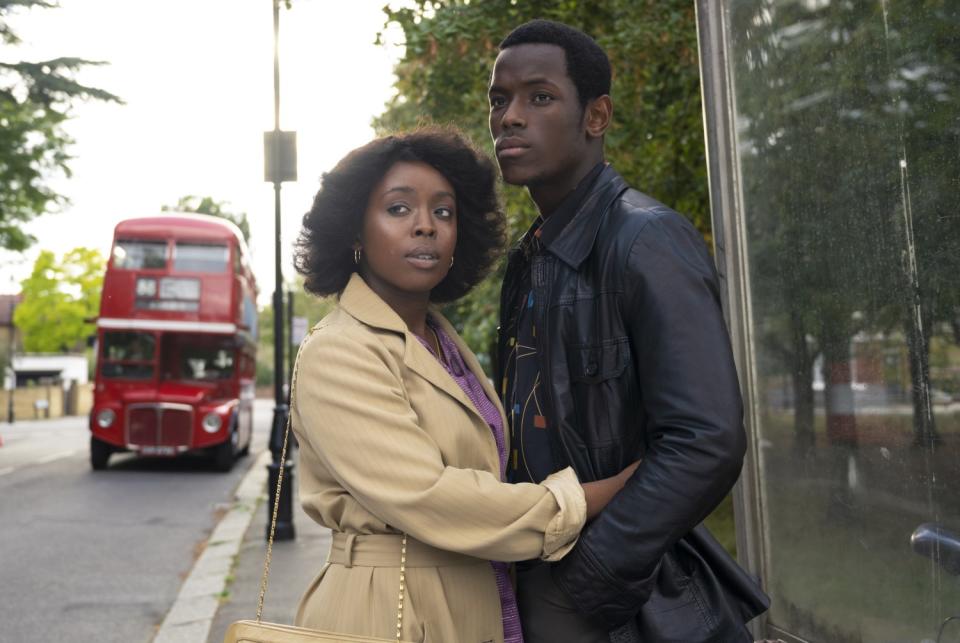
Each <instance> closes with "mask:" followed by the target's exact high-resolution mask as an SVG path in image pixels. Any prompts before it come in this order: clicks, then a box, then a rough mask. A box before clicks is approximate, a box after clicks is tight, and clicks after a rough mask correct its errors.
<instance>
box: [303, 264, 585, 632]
mask: <svg viewBox="0 0 960 643" xmlns="http://www.w3.org/2000/svg"><path fill="white" fill-rule="evenodd" d="M432 314H433V316H434V318H435V319H437V320H438V322H439V323H440V324H441V325H442V327H443V328H444V330H445V331H446V332H447V333H448V334H449V335H450V336H451V337H452V338H453V339H454V341H455V342H456V344H457V346H458V347H459V349H460V352H461V353H462V355H463V357H464V361H465V362H466V363H467V365H468V367H469V368H470V369H471V370H472V371H473V372H474V373H475V374H476V375H477V377H478V379H479V380H480V381H481V383H482V384H483V386H484V388H485V390H486V392H487V395H488V396H489V397H490V399H492V400H494V402H495V403H496V404H497V405H498V408H500V407H499V402H498V401H497V396H496V393H495V391H494V390H493V389H492V387H490V385H489V383H488V381H487V378H486V376H485V375H484V374H483V372H482V370H481V369H480V365H479V364H478V363H477V360H476V357H475V356H474V355H473V353H471V352H470V350H469V349H468V348H467V347H466V345H465V344H464V343H463V341H462V340H461V339H460V337H459V336H458V335H457V334H456V332H455V331H454V330H453V328H452V327H451V326H450V324H449V322H447V321H446V320H445V319H443V318H442V316H440V315H439V313H437V312H436V311H433V313H432ZM296 372H297V374H296V375H295V376H294V396H293V402H292V407H293V408H292V410H291V413H292V416H291V417H292V425H293V429H294V431H295V433H296V435H297V438H298V440H299V441H300V497H301V502H302V504H303V508H304V509H305V510H306V512H307V513H308V514H309V515H310V516H311V517H312V518H313V519H314V520H316V521H317V522H319V523H320V524H322V525H325V526H327V527H329V528H330V529H332V530H333V531H334V534H335V542H334V547H333V548H332V550H331V552H330V557H329V559H328V562H327V563H326V564H324V565H323V568H322V570H321V571H320V574H319V576H318V577H317V578H316V579H315V580H314V582H313V583H312V584H311V585H310V587H308V589H307V591H306V593H305V595H304V597H303V599H302V600H301V603H300V607H299V611H298V614H297V624H298V625H302V626H306V627H313V628H317V629H324V630H331V631H336V632H341V633H353V634H362V635H366V636H380V637H384V638H392V637H394V636H395V633H396V631H395V628H396V618H397V594H398V589H399V562H400V561H399V559H400V544H399V538H398V537H397V536H396V534H398V533H400V532H406V533H407V534H408V539H410V552H409V554H408V560H407V571H406V575H405V576H406V586H407V587H406V600H405V602H404V606H403V638H404V639H405V640H409V641H443V642H446V643H453V642H461V641H462V642H464V643H481V642H484V641H495V642H498V643H499V642H502V641H503V629H502V624H501V621H500V618H501V617H500V602H499V596H498V593H497V589H496V584H495V580H494V575H493V571H492V568H491V567H490V564H489V562H488V561H489V560H502V561H514V560H524V559H529V558H536V557H542V558H544V559H547V560H556V559H559V558H560V557H562V556H563V555H564V554H566V553H567V552H568V551H569V550H570V549H571V548H572V547H573V544H574V543H575V541H576V538H577V536H578V535H579V532H580V529H581V528H582V527H583V524H584V521H585V517H586V516H585V514H586V504H585V501H584V497H583V491H582V489H581V487H580V485H579V483H578V482H577V479H576V476H575V474H574V473H573V471H572V470H571V469H565V470H563V471H561V472H559V473H557V474H554V475H553V476H551V478H549V479H548V480H546V481H544V483H543V484H540V485H534V484H515V485H514V484H504V483H501V482H500V467H499V460H498V454H497V448H496V443H495V440H494V437H493V434H492V432H491V430H490V427H489V425H487V424H486V422H484V420H483V418H482V417H481V416H480V414H479V412H477V410H476V409H475V408H474V406H473V404H472V403H471V402H470V400H469V398H468V397H467V396H466V395H465V394H464V393H463V391H462V390H461V389H460V387H459V386H458V385H457V383H456V382H455V381H454V380H453V378H451V377H450V375H449V374H448V373H447V372H446V371H445V370H444V368H443V366H442V365H441V364H439V363H438V362H437V360H436V359H435V358H434V357H433V355H431V354H430V352H429V351H427V350H426V349H425V348H424V347H423V345H421V344H420V342H419V341H418V340H417V339H416V337H415V336H414V335H413V334H412V333H411V332H410V331H409V330H408V329H407V327H406V325H405V324H404V322H403V320H401V319H400V317H399V316H398V315H397V314H396V313H395V312H394V311H393V310H392V309H391V308H390V307H389V306H387V304H386V303H385V302H384V301H383V300H382V299H380V298H379V297H378V296H377V295H376V294H375V293H374V292H373V291H372V290H370V288H369V287H368V286H367V285H366V283H365V282H364V281H363V279H361V278H360V277H359V276H357V275H354V276H353V277H352V278H351V280H350V282H349V284H348V285H347V288H346V289H345V290H344V292H343V295H342V296H341V298H340V303H339V306H338V307H337V309H336V310H334V311H333V312H332V313H331V314H330V315H328V316H327V317H326V318H324V319H323V321H321V322H320V323H319V324H317V326H316V327H314V329H313V330H312V331H311V333H310V335H309V336H308V337H307V339H305V340H304V342H303V345H302V346H301V349H300V353H299V356H298V358H297V367H296ZM500 412H501V416H502V415H503V410H502V408H500ZM368 534H394V536H393V537H392V538H390V537H384V536H373V537H370V536H365V535H368ZM345 547H346V549H350V550H352V551H351V552H345V550H344V548H345ZM438 550H440V551H438ZM318 566H319V557H318Z"/></svg>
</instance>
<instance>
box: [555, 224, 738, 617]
mask: <svg viewBox="0 0 960 643" xmlns="http://www.w3.org/2000/svg"><path fill="white" fill-rule="evenodd" d="M625 269H626V271H627V273H626V274H627V293H626V299H625V310H626V312H625V314H626V315H627V316H628V319H627V323H628V328H629V333H630V343H631V346H632V349H633V351H634V354H633V360H634V368H635V369H636V372H637V376H638V378H639V385H640V391H641V397H642V404H643V406H644V410H645V412H646V422H647V425H646V427H637V430H638V431H641V430H645V431H646V433H647V435H648V450H647V452H646V454H645V456H644V459H643V462H642V463H641V464H640V466H639V468H638V469H637V471H636V472H635V473H634V474H633V476H632V477H631V478H630V480H629V481H628V482H627V484H626V485H625V486H624V488H623V490H622V491H620V493H619V494H617V496H616V497H615V498H614V499H613V500H612V501H611V502H610V504H609V505H607V508H606V509H605V510H604V511H603V512H602V513H601V514H600V516H599V517H598V518H597V519H596V520H595V521H594V522H593V523H592V524H591V525H589V527H587V528H586V529H585V530H584V532H583V534H582V535H581V537H580V540H579V542H578V543H577V545H576V547H575V548H574V549H573V550H572V551H571V552H570V553H569V554H567V556H566V557H565V558H564V559H563V560H561V561H560V562H558V563H556V564H555V565H553V573H554V578H555V580H556V581H557V583H558V584H559V585H560V586H561V587H562V588H563V589H564V591H565V592H567V594H568V595H569V596H570V597H571V598H572V600H573V601H574V603H575V604H576V605H577V607H578V608H579V609H580V610H581V611H583V612H584V613H586V614H588V615H591V616H593V617H596V618H598V619H600V620H602V621H603V622H605V623H606V624H607V625H608V626H609V627H610V628H611V629H612V628H615V627H618V626H620V625H622V624H623V623H624V622H626V621H627V620H629V619H630V618H631V617H632V616H633V615H634V614H635V613H636V612H637V610H639V609H640V607H641V606H642V605H643V603H645V602H646V601H647V599H648V598H649V596H650V592H651V590H652V587H653V583H654V581H655V579H656V574H657V571H658V568H659V562H660V559H661V557H662V556H663V554H664V552H665V551H666V550H667V549H668V548H669V547H670V546H671V545H673V544H674V543H675V542H676V541H677V540H678V539H679V538H680V537H682V536H683V535H685V534H686V533H687V532H689V531H690V530H691V529H692V528H693V527H694V526H696V525H697V524H699V523H700V522H701V521H702V520H703V519H704V518H705V517H706V516H707V515H708V514H709V513H710V512H711V511H712V510H713V509H714V508H715V507H716V506H717V504H718V503H719V502H720V501H721V500H722V499H723V497H724V496H725V495H726V494H727V492H728V491H729V490H730V489H731V487H732V486H733V484H734V483H735V482H736V480H737V477H738V476H739V474H740V469H741V466H742V464H743V455H744V452H745V450H746V436H745V435H744V431H743V407H742V403H741V400H740V391H739V386H738V383H737V374H736V370H735V367H734V363H733V355H732V351H731V349H730V340H729V337H728V335H727V328H726V324H725V323H724V320H723V314H722V312H721V308H720V298H719V284H718V279H717V275H716V270H715V269H714V266H713V261H712V259H711V258H710V256H709V254H708V253H707V251H706V247H705V246H704V244H703V240H702V238H701V237H700V235H699V233H697V231H696V229H695V228H693V226H692V225H690V224H689V222H687V221H686V219H684V218H683V217H681V216H680V215H678V214H676V213H675V212H673V211H671V210H669V209H666V208H663V210H662V211H661V212H658V214H657V216H656V217H655V218H654V219H653V220H651V221H650V222H649V223H648V224H647V225H646V226H645V227H644V228H643V230H641V232H640V233H639V234H638V236H637V238H636V240H635V241H634V243H633V244H632V247H631V250H630V253H629V257H628V261H627V266H626V268H625Z"/></svg>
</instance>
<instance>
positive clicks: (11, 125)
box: [0, 0, 120, 250]
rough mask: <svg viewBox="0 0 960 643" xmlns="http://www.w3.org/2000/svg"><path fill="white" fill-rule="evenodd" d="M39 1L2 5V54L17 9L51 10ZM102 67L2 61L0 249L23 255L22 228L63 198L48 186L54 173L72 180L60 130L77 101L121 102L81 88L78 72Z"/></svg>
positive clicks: (13, 37)
mask: <svg viewBox="0 0 960 643" xmlns="http://www.w3.org/2000/svg"><path fill="white" fill-rule="evenodd" d="M55 6H56V5H55V4H54V3H51V2H45V1H43V0H0V42H3V44H4V45H7V48H6V49H5V51H10V50H11V49H12V47H11V46H13V45H16V44H18V43H19V42H20V38H19V37H18V36H17V34H16V33H15V32H14V30H13V28H12V27H11V26H10V23H9V18H10V16H11V15H13V14H14V13H15V12H16V11H17V10H18V9H30V8H51V7H55ZM100 64H103V63H101V62H94V61H90V60H84V59H82V58H54V59H52V60H44V61H39V62H28V61H11V60H4V59H2V58H0V248H8V249H11V250H23V249H24V248H26V247H27V246H29V245H30V244H31V243H33V241H34V239H33V238H32V237H31V236H30V235H28V234H27V233H26V232H24V230H23V227H22V226H23V224H24V223H26V222H27V221H29V220H31V219H32V218H34V217H36V216H38V215H41V214H43V213H45V212H47V211H48V210H50V209H52V208H53V207H55V206H57V205H62V204H63V203H64V202H65V198H64V197H63V196H61V195H59V194H57V192H56V191H54V190H53V188H51V187H50V185H49V183H48V179H49V178H50V176H51V175H54V174H56V173H63V174H65V175H67V176H69V175H70V168H69V165H68V162H69V161H70V158H71V157H70V155H69V153H68V148H69V146H70V144H71V143H72V141H71V139H70V137H69V136H67V134H66V132H65V131H64V129H63V124H64V122H65V121H66V120H67V119H68V118H69V117H70V107H71V106H72V105H73V104H74V103H75V102H76V101H77V100H86V99H96V100H106V101H115V102H120V99H119V98H117V97H116V96H114V95H113V94H111V93H109V92H107V91H104V90H102V89H97V88H95V87H89V86H87V85H83V84H81V83H80V82H78V81H77V80H76V79H75V76H76V74H77V72H79V71H80V70H81V69H82V68H83V67H86V66H89V65H100Z"/></svg>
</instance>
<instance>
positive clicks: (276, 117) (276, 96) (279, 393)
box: [266, 0, 295, 540]
mask: <svg viewBox="0 0 960 643" xmlns="http://www.w3.org/2000/svg"><path fill="white" fill-rule="evenodd" d="M273 131H274V142H273V160H274V163H277V162H278V161H279V159H280V1H279V0H273ZM280 185H281V180H280V176H279V173H278V174H277V175H276V177H275V180H274V182H273V194H274V206H273V210H274V229H275V231H276V234H275V235H274V237H275V238H274V245H273V252H274V277H275V284H274V290H273V384H274V387H273V388H274V407H273V426H272V427H271V430H270V453H271V455H272V456H273V461H272V462H271V463H270V464H268V465H267V472H268V486H269V490H270V493H269V494H268V499H269V502H268V503H267V530H266V531H267V533H266V537H267V538H269V537H270V525H271V522H272V521H271V519H272V517H273V505H274V501H275V500H274V499H275V498H276V497H277V482H278V481H279V478H280V454H281V451H282V448H283V436H284V432H285V431H286V428H287V414H288V413H289V407H288V406H287V396H286V395H285V394H284V386H283V384H284V379H285V378H284V375H285V369H284V367H283V362H284V359H283V357H284V353H285V351H284V345H283V344H284V341H283V339H284V333H283V329H284V326H283V270H282V269H281V267H280V247H281V246H280ZM288 454H289V450H288ZM283 466H284V471H283V486H282V487H281V489H280V504H279V506H278V508H277V527H276V532H275V533H274V539H275V540H292V539H293V538H294V536H295V533H294V529H293V511H292V506H293V503H292V501H293V492H292V490H293V484H294V478H293V460H291V459H288V460H287V461H286V462H285V463H284V465H283Z"/></svg>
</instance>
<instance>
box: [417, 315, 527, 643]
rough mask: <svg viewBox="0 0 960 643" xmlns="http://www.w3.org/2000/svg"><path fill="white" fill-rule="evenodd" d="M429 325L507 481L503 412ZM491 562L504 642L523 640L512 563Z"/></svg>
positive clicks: (455, 351)
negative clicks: (493, 443) (484, 428)
mask: <svg viewBox="0 0 960 643" xmlns="http://www.w3.org/2000/svg"><path fill="white" fill-rule="evenodd" d="M427 325H429V326H430V328H431V329H432V330H433V331H434V332H435V333H436V334H437V337H438V338H439V340H440V350H441V351H442V352H443V359H441V360H440V363H441V364H443V367H444V368H445V369H446V370H447V372H448V373H449V374H450V377H452V378H453V380H454V381H455V382H456V383H457V384H458V385H459V386H460V388H461V390H463V392H464V393H465V394H466V395H467V397H469V398H470V401H471V402H473V405H474V406H475V407H476V409H477V411H479V412H480V415H481V417H483V419H484V420H486V422H487V424H489V425H490V430H491V431H493V437H494V439H495V440H496V442H497V452H498V453H499V454H500V479H501V480H503V479H504V476H505V474H506V466H507V449H506V445H505V444H504V438H503V421H502V419H501V417H500V411H498V410H497V406H496V405H495V404H494V403H493V402H492V401H490V398H488V397H487V394H486V393H485V392H484V390H483V386H482V385H481V384H480V380H478V379H477V376H476V375H474V374H473V372H472V371H471V370H470V369H469V368H467V365H466V364H465V363H464V361H463V356H461V355H460V351H459V350H458V349H457V345H456V344H455V343H454V341H453V340H452V339H451V338H450V336H449V335H447V334H446V333H445V332H444V331H443V329H442V328H440V326H439V325H438V324H437V323H436V322H435V321H434V320H433V319H432V318H431V317H429V316H428V317H427ZM417 339H419V340H420V343H421V344H423V346H424V347H425V348H426V349H427V350H428V351H430V354H431V355H433V356H434V357H436V353H435V352H434V349H433V347H432V346H430V344H429V343H428V342H427V341H426V340H424V339H423V338H422V337H420V336H419V335H417ZM490 564H491V565H492V566H493V572H494V575H495V577H496V579H497V591H498V592H499V593H500V611H501V614H502V615H503V640H504V643H523V633H522V631H521V630H520V614H519V612H518V611H517V597H516V596H515V595H514V593H513V585H511V584H510V573H509V565H507V563H501V562H498V561H490Z"/></svg>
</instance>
